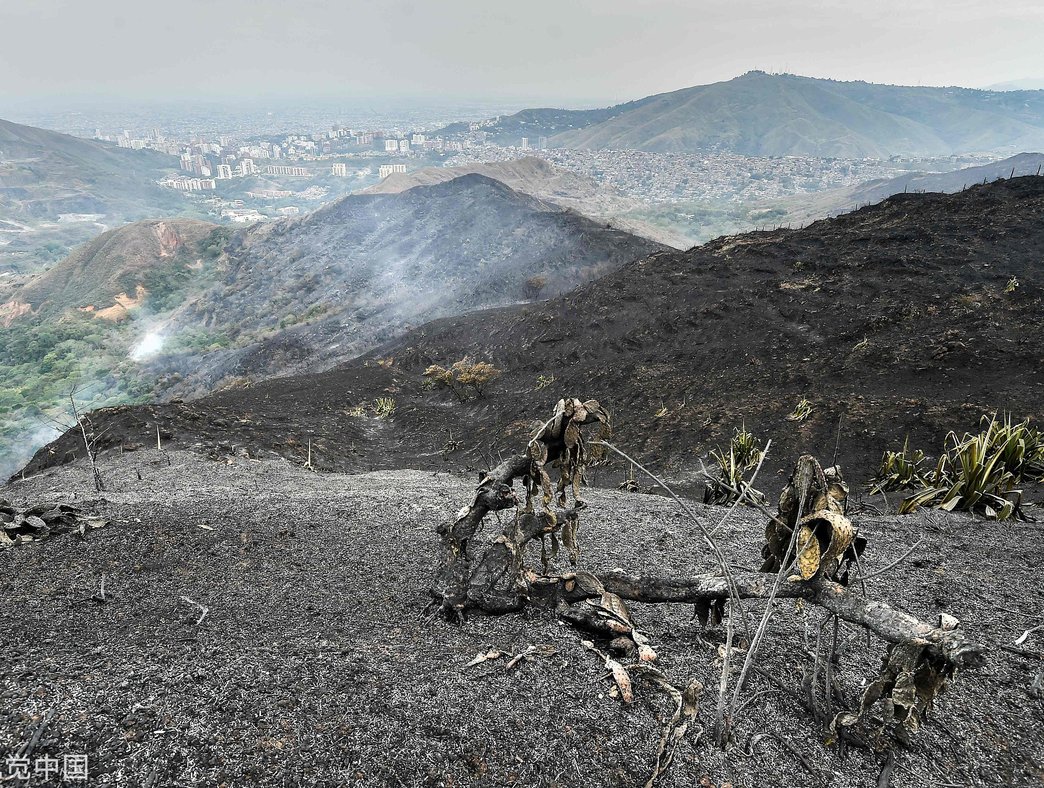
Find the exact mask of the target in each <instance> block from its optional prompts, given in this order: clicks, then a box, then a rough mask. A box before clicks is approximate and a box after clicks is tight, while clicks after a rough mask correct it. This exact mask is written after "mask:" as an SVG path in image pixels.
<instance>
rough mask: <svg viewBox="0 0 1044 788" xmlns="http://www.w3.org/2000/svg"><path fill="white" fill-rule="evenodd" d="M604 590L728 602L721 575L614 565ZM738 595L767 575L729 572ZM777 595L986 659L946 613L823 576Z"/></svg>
mask: <svg viewBox="0 0 1044 788" xmlns="http://www.w3.org/2000/svg"><path fill="white" fill-rule="evenodd" d="M596 577H597V579H598V581H599V582H600V583H601V584H602V585H603V586H604V588H605V589H606V590H607V591H610V592H612V593H614V594H616V595H617V596H619V597H621V598H623V599H628V600H630V601H632V602H646V603H656V602H687V603H695V602H700V601H702V602H707V601H714V600H719V599H720V600H723V601H728V599H729V589H728V586H727V585H726V583H725V578H723V577H721V576H720V575H713V574H707V575H696V576H695V577H691V578H663V577H649V576H642V575H630V574H627V573H626V572H623V571H620V570H614V571H611V572H607V573H604V574H598V575H596ZM733 579H734V580H735V583H736V587H737V588H738V589H739V594H740V597H741V598H742V599H766V598H767V597H768V595H769V591H770V588H771V585H772V576H771V575H766V574H760V573H755V572H750V573H743V574H737V575H734V577H733ZM776 597H777V598H779V599H804V600H806V601H809V602H812V603H814V604H816V605H819V606H820V607H822V608H823V609H824V610H827V611H829V612H831V613H834V614H835V615H837V616H838V617H840V618H842V619H844V620H845V621H848V622H849V623H852V624H858V625H860V626H863V627H866V628H867V629H869V630H870V631H871V632H873V633H874V634H875V635H877V636H878V637H880V638H881V639H882V640H886V641H888V642H889V643H904V644H910V645H915V646H918V647H921V648H925V649H928V651H929V652H931V653H932V654H935V655H938V656H940V657H943V658H944V659H946V660H948V661H950V662H953V663H954V664H955V665H959V666H962V667H978V666H980V665H981V664H982V663H983V660H984V659H985V654H984V649H983V648H982V647H981V646H979V645H977V644H975V643H972V642H971V641H969V640H968V639H967V638H966V637H965V636H964V634H963V633H962V632H961V631H960V630H959V629H956V628H953V627H952V622H953V619H952V617H950V616H945V617H941V620H940V622H939V623H938V624H936V625H932V624H928V623H926V622H924V621H921V620H920V619H917V618H915V617H914V616H911V615H909V614H908V613H904V612H903V611H901V610H896V609H895V608H893V607H891V606H889V605H887V604H885V603H884V602H878V601H876V600H871V599H867V598H866V597H863V596H860V595H859V594H856V593H854V592H852V591H850V590H848V589H847V588H845V587H844V586H842V585H841V584H839V583H836V582H834V581H832V580H828V579H826V578H817V579H815V580H813V581H812V582H803V581H793V580H784V581H783V582H781V583H780V584H779V586H778V587H777V588H776Z"/></svg>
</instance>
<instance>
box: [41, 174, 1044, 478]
mask: <svg viewBox="0 0 1044 788" xmlns="http://www.w3.org/2000/svg"><path fill="white" fill-rule="evenodd" d="M1042 276H1044V178H1035V177H1025V178H1016V179H1014V180H1009V181H1001V182H997V183H992V184H989V185H984V186H976V187H974V188H971V189H968V190H967V191H965V192H963V193H959V194H954V195H943V194H906V195H896V196H894V197H891V198H889V199H887V200H885V201H884V202H882V203H880V204H878V205H875V206H872V207H869V208H865V209H863V210H860V211H857V212H854V213H851V214H847V215H844V216H841V217H839V218H836V219H830V220H824V221H820V222H817V223H815V224H812V225H810V226H809V227H806V228H804V229H802V230H777V231H774V232H758V233H749V234H746V235H742V236H735V237H730V238H722V239H719V240H717V241H714V242H712V243H710V244H707V245H705V246H702V247H699V248H696V249H693V250H690V251H688V252H658V253H656V254H653V255H651V256H649V257H646V258H644V259H642V260H640V261H638V262H635V263H633V264H631V265H628V266H626V267H624V268H622V269H620V270H618V271H615V272H613V273H610V274H608V275H607V276H605V277H603V278H601V279H599V280H597V281H594V282H590V283H588V284H586V285H583V286H581V287H579V288H577V289H576V290H574V291H572V292H571V293H569V294H568V295H566V296H563V297H561V298H557V299H554V300H551V301H548V302H545V303H541V304H526V305H521V306H515V307H509V308H504V309H496V310H489V311H486V312H481V313H476V314H471V315H467V316H463V317H455V318H449V319H444V320H440V321H436V322H433V323H430V324H428V325H425V326H423V327H421V328H419V329H416V330H414V331H412V332H410V333H408V334H407V335H405V336H404V337H403V338H402V339H401V340H399V341H397V342H394V343H391V344H389V345H386V346H384V347H383V348H381V349H380V350H379V351H376V352H374V353H372V354H371V355H370V356H369V357H366V358H363V359H359V360H357V361H354V362H351V363H349V364H347V365H345V366H343V367H341V368H338V369H336V370H333V371H331V372H328V373H324V374H321V375H315V376H308V377H300V378H292V379H284V380H279V381H272V382H269V383H264V384H261V385H257V386H253V387H249V388H244V389H240V390H234V391H227V392H224V393H220V394H217V395H214V396H211V397H208V398H206V399H203V400H199V401H197V402H195V403H190V404H174V405H168V406H161V407H146V408H132V409H122V410H118V411H110V412H107V413H105V414H100V415H99V421H101V422H102V423H104V425H105V426H107V427H110V428H111V429H112V432H111V433H110V436H112V437H111V438H110V440H111V441H113V445H117V444H118V443H119V442H120V441H132V442H133V441H137V442H141V441H143V440H147V439H148V438H147V436H148V435H150V434H154V432H155V429H156V424H159V425H161V428H162V429H163V430H164V431H165V433H166V434H168V435H169V436H170V438H171V439H172V440H175V441H177V442H178V443H179V444H181V445H189V446H191V445H198V446H199V447H201V448H207V447H214V446H218V445H219V444H220V445H221V446H223V447H225V448H226V449H227V448H232V447H238V448H243V447H246V448H247V449H248V450H249V451H250V452H253V453H256V454H264V453H267V452H275V453H277V454H281V455H284V456H287V457H290V458H292V459H294V460H301V461H303V458H304V452H305V443H306V441H308V440H311V441H312V444H313V451H314V453H315V458H316V462H317V463H319V464H320V465H321V466H323V467H332V468H339V469H354V468H360V467H363V468H368V467H387V466H409V467H432V466H435V467H442V466H444V465H445V464H446V462H447V460H448V461H449V462H451V463H456V464H458V465H460V464H468V463H470V464H473V465H481V464H483V463H484V462H485V461H486V458H488V456H489V455H490V454H493V455H494V456H495V455H496V452H497V450H498V449H504V450H509V449H515V448H517V444H518V442H519V440H520V439H522V436H523V435H524V434H525V433H526V430H527V429H528V428H529V426H530V421H531V420H532V419H535V418H537V417H538V416H539V415H540V414H541V413H543V411H544V410H545V409H546V407H547V401H548V400H549V399H554V398H557V397H558V396H560V395H573V394H578V395H580V396H584V397H594V398H597V399H598V400H599V401H601V402H602V403H603V404H604V405H606V406H607V407H608V408H609V409H610V411H611V412H612V414H613V417H614V424H613V426H614V432H615V435H616V441H617V443H619V444H620V445H622V446H626V447H628V448H629V449H630V450H631V451H632V452H634V453H635V454H637V455H638V456H640V457H641V458H642V459H643V460H647V461H650V462H652V463H654V464H655V465H656V466H657V467H658V468H660V469H662V470H664V471H666V472H668V473H669V474H670V475H671V476H672V478H675V479H679V480H682V481H685V480H690V479H693V478H694V476H693V471H694V469H695V468H697V467H698V459H699V458H700V457H705V456H706V454H707V452H708V451H709V449H710V448H711V447H713V446H714V445H715V444H718V443H723V442H725V441H727V439H728V436H729V434H730V433H731V431H732V430H733V428H735V427H737V426H739V425H741V424H745V425H746V427H747V428H748V429H750V430H751V431H753V432H754V433H755V434H756V435H758V436H759V438H760V439H761V440H766V439H768V438H772V439H773V451H772V457H771V460H770V462H769V470H770V471H775V470H779V469H782V468H784V467H786V466H787V465H790V464H792V463H793V459H794V457H795V456H796V455H797V454H798V453H799V452H802V451H812V452H814V453H816V454H818V455H820V456H826V457H830V456H831V455H832V454H833V451H834V446H835V436H836V434H837V429H838V422H839V420H840V421H841V441H840V447H839V459H840V461H841V463H842V465H844V466H846V467H847V468H848V469H849V477H850V478H854V479H857V480H858V479H861V478H865V477H866V476H867V475H869V473H870V472H871V471H872V468H873V466H874V465H875V464H876V461H877V459H878V456H879V453H880V452H881V450H882V449H884V448H886V447H889V446H894V445H896V444H898V443H901V442H902V440H903V437H904V436H905V435H907V434H909V435H910V437H911V441H912V442H913V443H914V444H915V445H920V446H924V447H925V448H926V449H933V448H935V447H937V446H939V445H941V443H942V441H943V439H944V436H945V435H946V433H947V432H948V431H949V430H950V429H958V430H960V429H965V428H971V427H973V426H975V425H976V423H977V420H978V417H979V416H980V414H982V413H985V412H993V411H995V410H999V411H1011V412H1013V413H1014V414H1016V415H1018V416H1030V417H1035V418H1040V417H1041V416H1042V415H1044V373H1042V371H1041V370H1042V367H1044V363H1042V361H1044V359H1042V349H1041V344H1040V339H1041V333H1042V332H1041V328H1042V325H1041V315H1042V314H1044V303H1042V302H1044V296H1042V288H1041V280H1042ZM466 355H471V356H474V357H476V358H481V359H484V360H488V361H490V362H492V363H493V364H495V365H496V366H497V367H499V368H501V369H502V370H503V375H502V377H501V379H500V380H499V381H498V383H497V385H496V387H495V388H494V389H493V390H492V391H491V392H490V394H489V395H488V397H486V398H485V399H480V400H476V401H472V402H469V403H468V404H465V405H461V404H458V403H457V402H456V401H455V400H453V398H452V397H451V396H449V395H448V394H447V393H444V392H442V393H440V392H437V391H431V390H426V389H425V388H424V387H423V385H422V384H423V380H424V379H423V377H422V373H423V371H424V369H425V368H426V367H427V366H428V365H429V364H431V363H439V364H447V363H451V362H453V361H454V360H456V359H459V358H461V357H463V356H466ZM378 360H380V361H381V363H380V364H378V363H377V361H378ZM552 377H553V381H552V380H551V378H552ZM376 397H388V398H392V399H394V400H395V404H396V409H395V412H394V413H393V414H392V415H391V416H390V417H388V418H385V419H376V418H373V417H372V416H366V415H362V416H359V415H352V413H353V411H351V409H350V407H351V406H352V405H356V404H360V403H367V402H370V401H372V400H373V399H374V398H376ZM802 399H806V400H808V402H809V403H810V405H811V413H810V415H808V416H807V418H804V419H802V420H800V421H798V420H788V418H787V417H788V416H789V415H791V414H792V413H793V412H794V410H795V406H796V405H797V403H798V401H799V400H802ZM355 412H356V413H357V412H358V411H355ZM77 451H78V447H77V446H76V440H75V439H74V436H66V437H65V438H63V439H61V440H60V441H58V442H57V443H56V444H54V445H52V446H51V447H49V448H48V449H45V450H43V451H42V452H41V453H40V454H38V455H37V457H36V458H35V459H34V461H33V463H32V464H31V465H30V467H29V470H30V471H32V470H35V469H38V468H40V467H43V466H46V465H48V464H53V463H56V462H61V461H63V459H64V458H66V457H67V456H72V455H74V454H75V453H76V452H77ZM763 473H764V471H763ZM607 479H608V477H607V476H605V475H603V476H602V480H603V481H604V480H607Z"/></svg>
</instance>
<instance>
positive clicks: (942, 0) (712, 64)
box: [0, 0, 1044, 104]
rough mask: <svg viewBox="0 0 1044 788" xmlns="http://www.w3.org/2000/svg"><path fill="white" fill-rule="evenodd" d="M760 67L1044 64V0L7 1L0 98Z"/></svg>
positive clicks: (265, 90)
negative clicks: (795, 0) (794, 0)
mask: <svg viewBox="0 0 1044 788" xmlns="http://www.w3.org/2000/svg"><path fill="white" fill-rule="evenodd" d="M752 68H760V69H764V70H767V71H789V72H792V73H797V74H805V75H810V76H824V77H834V78H839V79H866V80H868V81H873V82H890V83H901V84H913V85H916V84H925V85H929V84H936V85H939V84H944V85H966V86H971V87H979V86H984V85H987V84H990V83H994V82H1002V81H1006V80H1011V79H1021V78H1026V77H1035V78H1040V77H1044V0H991V1H990V2H986V0H981V1H977V2H970V1H968V0H851V1H842V0H798V1H797V2H788V1H787V0H757V1H751V0H721V1H720V2H705V1H702V0H631V1H630V2H625V0H517V1H515V0H512V2H505V1H504V0H423V1H422V0H365V2H357V1H356V0H340V2H319V0H174V1H173V2H171V1H170V0H166V1H165V2H156V1H155V0H0V101H2V100H4V99H8V100H19V99H27V98H33V97H45V96H46V97H55V98H58V97H76V96H113V97H118V98H132V99H141V98H146V97H155V98H163V99H170V98H191V97H196V98H213V97H222V96H237V95H238V96H255V95H260V96H265V97H279V96H302V95H329V96H372V95H383V96H433V95H436V96H444V97H447V98H449V97H465V96H466V97H473V98H479V97H481V98H489V99H524V100H526V101H534V102H540V103H558V104H566V103H569V102H585V103H591V102H599V101H601V102H603V103H604V102H608V101H610V100H622V99H630V98H638V97H641V96H644V95H648V94H651V93H657V92H662V91H667V90H673V89H676V88H681V87H687V86H690V85H695V84H702V83H707V82H714V81H718V80H722V79H728V78H731V77H733V76H736V75H737V74H740V73H742V72H744V71H747V70H750V69H752Z"/></svg>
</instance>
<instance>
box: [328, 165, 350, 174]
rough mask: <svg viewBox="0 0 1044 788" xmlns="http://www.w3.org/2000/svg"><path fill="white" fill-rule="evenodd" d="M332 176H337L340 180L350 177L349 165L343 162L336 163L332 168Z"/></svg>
mask: <svg viewBox="0 0 1044 788" xmlns="http://www.w3.org/2000/svg"><path fill="white" fill-rule="evenodd" d="M330 174H331V175H335V176H337V177H338V178H345V177H347V176H348V165H347V164H344V163H343V162H335V163H334V164H333V165H332V166H331V167H330Z"/></svg>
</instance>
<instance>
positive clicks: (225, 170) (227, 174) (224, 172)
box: [217, 164, 232, 181]
mask: <svg viewBox="0 0 1044 788" xmlns="http://www.w3.org/2000/svg"><path fill="white" fill-rule="evenodd" d="M217 177H218V180H219V181H227V180H228V179H229V178H231V177H232V168H231V167H229V166H228V165H227V164H219V165H218V166H217Z"/></svg>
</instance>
